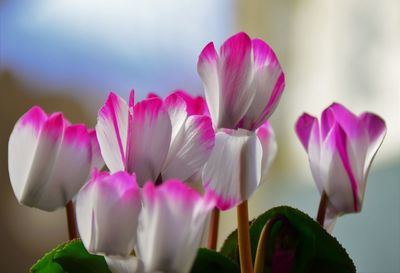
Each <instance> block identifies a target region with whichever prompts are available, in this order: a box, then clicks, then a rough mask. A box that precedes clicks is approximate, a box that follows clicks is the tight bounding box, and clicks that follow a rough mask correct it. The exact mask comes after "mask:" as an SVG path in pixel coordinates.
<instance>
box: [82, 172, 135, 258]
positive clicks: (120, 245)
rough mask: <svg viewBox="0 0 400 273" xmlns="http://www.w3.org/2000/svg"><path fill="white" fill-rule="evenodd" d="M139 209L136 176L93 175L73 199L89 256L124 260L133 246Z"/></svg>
mask: <svg viewBox="0 0 400 273" xmlns="http://www.w3.org/2000/svg"><path fill="white" fill-rule="evenodd" d="M140 209H141V201H140V191H139V188H138V186H137V184H136V181H135V176H130V175H129V174H128V173H126V172H122V171H121V172H117V173H115V174H113V175H109V174H108V173H105V172H104V173H99V172H97V171H95V172H94V173H93V176H92V179H91V180H90V181H89V182H88V183H87V184H86V185H85V186H84V187H83V188H82V190H81V191H80V192H79V194H78V196H77V199H76V217H77V224H78V228H79V233H80V235H81V238H82V241H83V243H84V245H85V247H86V249H87V250H88V251H89V252H90V253H95V254H103V255H119V256H127V255H129V254H130V253H131V251H132V250H133V247H134V244H135V242H136V228H137V224H138V217H139V216H138V215H139V212H140Z"/></svg>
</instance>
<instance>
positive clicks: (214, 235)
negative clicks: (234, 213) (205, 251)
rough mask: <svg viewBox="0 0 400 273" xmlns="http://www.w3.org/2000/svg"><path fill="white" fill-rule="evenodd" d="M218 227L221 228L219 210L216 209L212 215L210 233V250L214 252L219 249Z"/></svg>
mask: <svg viewBox="0 0 400 273" xmlns="http://www.w3.org/2000/svg"><path fill="white" fill-rule="evenodd" d="M218 226H219V209H218V208H214V209H213V211H212V213H211V220H210V228H209V231H208V248H209V249H212V250H216V249H217V242H218Z"/></svg>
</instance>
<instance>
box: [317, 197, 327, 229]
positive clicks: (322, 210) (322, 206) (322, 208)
mask: <svg viewBox="0 0 400 273" xmlns="http://www.w3.org/2000/svg"><path fill="white" fill-rule="evenodd" d="M327 207H328V195H327V194H326V192H325V191H322V194H321V200H320V201H319V208H318V214H317V222H318V224H320V225H321V226H324V222H325V214H326V209H327Z"/></svg>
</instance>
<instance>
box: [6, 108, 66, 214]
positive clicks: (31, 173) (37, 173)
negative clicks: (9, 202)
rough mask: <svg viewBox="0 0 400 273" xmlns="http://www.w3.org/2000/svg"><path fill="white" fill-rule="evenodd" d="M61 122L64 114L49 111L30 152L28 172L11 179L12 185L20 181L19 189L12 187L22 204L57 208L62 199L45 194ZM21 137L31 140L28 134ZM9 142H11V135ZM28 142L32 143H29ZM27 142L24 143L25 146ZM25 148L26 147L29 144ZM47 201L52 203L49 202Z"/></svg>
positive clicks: (59, 142)
mask: <svg viewBox="0 0 400 273" xmlns="http://www.w3.org/2000/svg"><path fill="white" fill-rule="evenodd" d="M64 126H65V124H64V118H63V116H62V114H61V113H56V114H52V115H51V116H50V117H49V118H48V119H47V120H46V121H45V122H44V123H43V125H42V128H41V129H40V132H39V135H38V140H37V143H36V146H35V148H34V152H33V154H31V156H33V157H32V158H31V163H30V166H29V169H28V170H27V171H28V172H27V173H26V174H25V176H24V180H20V181H19V182H18V181H15V182H13V181H11V183H12V185H13V187H14V185H16V184H17V183H22V184H23V186H22V187H21V186H20V188H19V189H18V188H16V189H14V192H15V194H16V196H17V198H18V201H19V202H20V203H22V204H24V205H26V206H30V207H36V208H39V209H43V210H47V211H51V210H55V209H57V208H58V207H59V206H61V205H62V203H63V202H64V201H65V200H64V199H62V200H60V199H59V196H49V195H46V194H45V193H46V191H48V188H49V187H53V185H52V181H51V176H52V173H53V168H54V163H55V161H56V159H57V152H58V149H59V147H60V145H61V141H62V138H63V133H64ZM27 132H29V131H28V130H26V131H25V132H24V133H25V134H26V133H27ZM31 132H32V131H31ZM21 135H22V134H21ZM25 137H26V135H24V136H20V137H19V140H20V141H21V140H22V138H25ZM25 139H26V140H28V141H29V140H31V139H29V138H25ZM10 142H12V140H11V139H10ZM31 144H32V145H35V144H33V143H31ZM11 145H13V144H11ZM14 145H15V144H14ZM19 145H22V147H24V146H25V144H23V143H20V144H19ZM28 145H29V144H28V143H27V146H28ZM27 151H29V148H28V149H27ZM14 152H15V151H10V156H11V153H14ZM13 160H14V159H12V158H11V161H10V164H11V162H12V161H13ZM11 178H12V176H11ZM22 181H23V182H22ZM50 204H51V205H52V206H54V207H52V206H50Z"/></svg>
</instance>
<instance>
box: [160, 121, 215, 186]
mask: <svg viewBox="0 0 400 273" xmlns="http://www.w3.org/2000/svg"><path fill="white" fill-rule="evenodd" d="M183 127H184V128H183V130H182V131H181V132H180V134H179V136H178V137H176V138H175V139H174V141H173V142H172V143H171V148H170V150H169V152H168V156H167V159H166V161H165V164H164V167H163V171H162V177H163V179H171V178H175V179H180V180H187V179H188V178H190V177H191V176H192V175H194V174H195V173H196V172H198V171H200V169H201V168H202V167H203V165H204V164H205V162H206V161H207V159H208V158H209V157H210V154H211V150H212V148H213V146H214V141H215V134H214V130H213V128H212V124H211V120H210V118H209V117H206V116H190V117H189V118H188V119H187V120H186V122H185V124H184V126H183Z"/></svg>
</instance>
